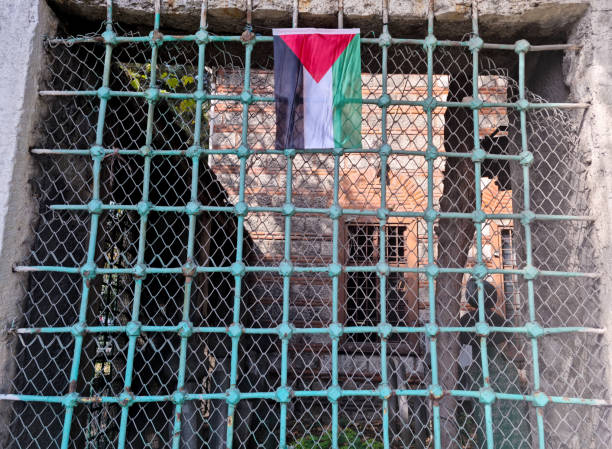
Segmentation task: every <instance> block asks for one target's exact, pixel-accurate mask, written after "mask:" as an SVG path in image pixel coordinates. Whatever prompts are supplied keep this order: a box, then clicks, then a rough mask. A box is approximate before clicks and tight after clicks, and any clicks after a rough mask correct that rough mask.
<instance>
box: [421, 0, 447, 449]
mask: <svg viewBox="0 0 612 449" xmlns="http://www.w3.org/2000/svg"><path fill="white" fill-rule="evenodd" d="M436 43H437V39H436V37H435V36H434V12H433V2H431V1H430V2H429V10H428V17H427V37H426V38H425V40H424V41H423V47H424V48H425V51H426V53H427V99H426V102H427V107H426V108H425V113H426V114H427V150H428V151H429V153H430V156H429V157H426V160H427V209H426V212H429V213H427V214H426V216H425V217H424V218H425V221H426V223H427V268H428V270H427V272H426V274H427V288H428V298H429V328H430V329H435V328H437V327H438V325H437V322H436V290H435V278H436V276H437V273H438V272H439V268H438V267H437V266H436V261H435V257H434V221H435V218H436V216H437V214H436V213H435V209H434V180H433V178H434V177H433V175H434V161H435V159H436V158H437V153H438V151H437V147H436V146H435V144H434V140H433V116H432V114H433V107H434V105H435V102H436V101H437V100H436V98H435V97H434V95H433V84H434V80H433V53H434V49H435V47H436ZM429 348H430V361H431V384H430V385H429V389H428V390H429V393H430V395H431V398H432V408H433V417H432V418H433V419H432V421H433V443H434V449H442V442H441V434H442V428H441V419H440V404H439V399H440V398H441V397H442V395H443V392H442V387H441V386H440V380H439V376H438V350H437V338H436V336H435V335H432V334H431V333H430V335H429Z"/></svg>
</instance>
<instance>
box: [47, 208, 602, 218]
mask: <svg viewBox="0 0 612 449" xmlns="http://www.w3.org/2000/svg"><path fill="white" fill-rule="evenodd" d="M49 208H50V209H51V210H68V211H87V210H88V209H89V207H88V205H86V204H52V205H50V206H49ZM101 209H102V210H134V211H135V210H138V206H137V205H135V204H103V205H102V206H101ZM197 210H198V213H200V212H228V213H233V212H235V210H236V209H235V208H234V207H233V206H206V205H201V206H198V209H197ZM149 211H151V212H166V213H183V214H186V213H191V212H192V211H191V210H190V209H188V208H187V206H155V205H153V206H150V208H149ZM248 213H279V214H282V213H283V208H282V207H275V206H252V207H249V208H248V211H247V214H248ZM295 213H298V214H316V215H329V214H330V213H331V211H330V209H328V208H308V207H296V208H295ZM378 213H379V212H378V211H377V210H374V209H342V215H343V216H352V215H357V216H372V217H375V216H377V215H378ZM437 215H438V217H439V218H455V219H465V220H472V219H473V217H474V215H473V213H470V212H438V213H437ZM386 216H387V217H396V218H423V217H424V216H425V212H417V211H405V212H402V211H400V212H396V211H388V212H386ZM482 217H484V219H485V220H520V219H522V218H523V215H522V214H520V213H512V214H487V213H484V214H483V215H482ZM533 219H534V221H595V218H594V217H592V216H589V215H545V214H535V215H534V217H533Z"/></svg>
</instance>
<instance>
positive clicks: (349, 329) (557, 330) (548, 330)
mask: <svg viewBox="0 0 612 449" xmlns="http://www.w3.org/2000/svg"><path fill="white" fill-rule="evenodd" d="M78 329H79V331H80V332H82V333H83V334H113V333H127V332H128V331H130V332H131V330H130V327H129V326H85V327H80V326H79V327H78ZM75 330H76V328H75V326H62V327H34V328H32V327H26V328H14V329H9V330H8V331H7V332H8V333H10V334H24V335H39V334H62V333H74V332H75ZM183 330H184V326H183V325H182V324H181V325H177V326H155V325H141V326H140V331H141V332H160V333H168V332H174V333H178V332H182V331H183ZM489 330H490V332H505V333H512V334H527V335H531V334H533V333H537V334H538V335H539V336H540V337H544V336H546V335H553V334H554V335H556V334H564V333H587V334H603V333H604V332H606V329H603V328H596V327H580V326H571V327H541V326H538V325H534V324H533V323H526V325H525V326H522V327H520V326H519V327H496V326H489ZM285 331H287V329H286V328H285V327H284V326H283V327H281V328H260V327H254V328H248V327H245V328H243V329H242V332H243V333H244V334H245V335H279V334H282V335H286V332H285ZM289 331H290V334H301V335H322V334H329V329H328V328H327V327H321V328H317V327H306V328H299V327H293V326H292V327H291V329H290V330H289ZM191 332H192V333H194V334H195V333H206V334H212V333H218V334H228V333H229V330H228V328H227V327H198V326H196V327H193V328H191ZM426 332H427V328H426V327H421V326H416V327H413V326H391V327H388V326H386V325H385V326H383V327H379V326H344V327H343V328H342V333H343V334H362V333H388V334H389V335H392V334H411V333H414V334H424V333H426ZM438 332H440V333H444V332H449V333H451V332H452V333H460V332H464V333H475V332H477V329H476V327H453V326H440V327H438Z"/></svg>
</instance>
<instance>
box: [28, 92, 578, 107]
mask: <svg viewBox="0 0 612 449" xmlns="http://www.w3.org/2000/svg"><path fill="white" fill-rule="evenodd" d="M38 94H39V95H40V96H97V95H98V91H96V90H41V91H39V92H38ZM106 94H107V95H109V96H110V97H135V98H146V96H147V93H146V92H131V91H117V90H111V91H109V92H107V93H106ZM159 97H160V98H165V99H175V100H195V99H196V97H197V95H196V94H195V93H170V92H163V91H161V92H159ZM203 97H204V100H205V101H208V100H213V101H235V102H242V101H243V98H242V96H241V95H221V94H206V93H205V94H203ZM274 101H276V100H275V98H274V97H273V96H252V97H250V99H249V103H261V102H265V103H274ZM344 102H345V103H347V104H353V103H356V104H370V105H379V102H380V99H378V98H349V99H346V100H345V101H344ZM389 105H390V106H419V107H422V108H424V109H425V108H428V107H430V102H429V101H428V100H394V99H389V100H388V101H386V102H385V105H384V106H385V107H388V106H389ZM589 106H590V103H518V102H517V103H504V102H486V101H485V102H482V103H480V104H478V105H476V106H474V105H472V104H471V103H464V102H459V101H437V102H436V103H435V106H434V108H435V109H437V108H465V109H478V110H480V109H485V108H489V109H490V108H509V109H525V110H530V109H585V108H588V107H589ZM380 107H383V106H380Z"/></svg>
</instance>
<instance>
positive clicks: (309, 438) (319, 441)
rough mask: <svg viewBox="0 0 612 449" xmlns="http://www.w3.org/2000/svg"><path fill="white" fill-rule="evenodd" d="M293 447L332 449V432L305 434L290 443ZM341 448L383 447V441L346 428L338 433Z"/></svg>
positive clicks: (373, 448)
mask: <svg viewBox="0 0 612 449" xmlns="http://www.w3.org/2000/svg"><path fill="white" fill-rule="evenodd" d="M290 446H291V448H292V449H330V448H331V447H332V434H331V430H328V431H326V432H324V433H321V434H319V435H305V436H302V437H300V438H298V439H297V440H295V441H294V442H293V444H290ZM338 447H339V448H340V449H383V443H382V441H378V440H375V439H373V438H366V437H365V436H363V435H360V434H359V432H358V431H357V430H355V429H353V428H350V427H349V428H345V429H344V430H341V431H340V433H339V435H338Z"/></svg>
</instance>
